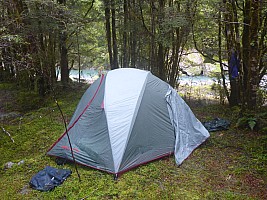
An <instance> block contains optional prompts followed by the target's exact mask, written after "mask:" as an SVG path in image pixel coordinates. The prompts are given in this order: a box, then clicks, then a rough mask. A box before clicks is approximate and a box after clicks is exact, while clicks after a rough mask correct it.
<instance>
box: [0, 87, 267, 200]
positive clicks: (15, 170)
mask: <svg viewBox="0 0 267 200" xmlns="http://www.w3.org/2000/svg"><path fill="white" fill-rule="evenodd" d="M86 88H87V86H79V85H75V86H72V87H71V88H69V89H68V90H67V91H63V90H58V91H59V92H58V93H57V100H58V102H59V105H60V107H61V109H62V111H63V113H64V115H65V117H66V118H67V121H69V119H70V118H71V116H72V114H73V112H74V110H75V108H76V105H77V103H78V101H79V99H80V97H81V96H82V94H83V92H84V91H85V89H86ZM18 94H21V93H19V91H18V90H17V89H16V88H14V87H12V86H10V85H4V84H0V105H1V108H0V114H1V115H2V116H3V117H1V125H0V126H1V129H2V128H4V129H5V130H6V131H8V133H9V134H10V136H8V134H7V133H6V132H5V131H3V130H0V158H1V159H0V197H1V199H4V200H5V199H7V200H9V199H62V200H63V199H127V200H128V199H183V200H184V199H185V200H186V199H188V200H192V199H235V200H236V199H240V200H243V199H247V200H250V199H251V200H252V199H260V200H261V199H262V200H263V199H267V135H266V134H264V133H260V132H257V131H251V130H250V129H242V130H240V129H238V128H237V127H236V126H235V124H236V122H237V118H238V114H239V110H238V109H237V108H235V109H230V108H229V107H228V106H227V105H220V104H219V103H218V101H217V103H216V101H214V102H213V103H210V101H208V103H207V100H206V99H203V101H201V100H200V99H199V98H198V99H194V98H190V101H189V105H190V106H191V109H192V110H193V112H194V113H195V115H196V116H197V118H198V119H199V120H200V121H202V122H203V121H209V120H212V119H214V118H216V117H219V118H223V119H227V120H230V121H231V126H230V128H229V130H224V131H217V132H211V133H210V134H211V136H210V138H209V139H208V140H207V141H206V142H205V143H204V144H202V145H201V146H200V147H199V148H197V149H196V150H195V151H194V152H193V153H192V154H191V155H190V156H189V157H188V159H186V160H185V161H184V162H183V164H182V165H181V166H177V165H176V164H175V161H174V157H173V156H170V157H167V158H165V159H161V160H157V161H154V162H151V163H148V164H146V165H143V166H140V167H137V168H135V169H133V170H131V171H129V172H126V173H125V174H123V175H122V176H121V177H120V178H119V179H118V180H117V181H114V180H113V176H112V175H110V174H107V173H104V172H101V171H98V170H94V169H91V168H88V167H83V166H78V170H79V174H80V176H81V182H80V181H79V179H78V177H77V175H76V173H75V168H74V165H73V164H70V163H68V164H65V165H64V166H57V165H56V163H55V160H54V158H51V157H48V156H46V151H47V149H48V148H49V147H50V146H51V145H52V144H53V143H54V141H56V140H57V139H58V137H59V136H60V135H61V134H62V133H63V132H64V123H63V120H62V117H61V116H60V112H59V111H58V109H57V106H56V104H55V103H54V101H53V100H52V99H51V98H48V99H44V100H41V104H42V106H41V107H40V108H38V109H34V110H27V109H26V110H25V109H24V110H23V109H22V107H21V106H20V104H19V103H18V102H23V101H22V99H23V98H24V97H23V95H18ZM24 99H25V98H24ZM25 101H26V102H25ZM27 101H28V102H27ZM33 102H35V101H34V99H32V100H30V101H29V100H27V98H26V100H24V104H23V105H24V108H28V107H27V106H26V107H25V105H26V103H29V104H30V103H33ZM203 102H206V103H203ZM264 112H266V111H264ZM8 113H17V114H12V115H6V114H8ZM11 137H12V139H14V142H12V140H11ZM8 162H12V163H13V166H12V167H11V168H9V167H8V166H7V163H8ZM18 163H20V164H18ZM48 165H49V166H52V167H56V168H66V169H71V170H72V172H73V174H72V175H71V176H70V177H69V178H68V179H67V180H66V181H65V182H64V183H63V184H62V185H61V186H58V187H56V188H55V189H54V190H53V191H51V192H39V191H36V190H33V189H31V188H30V187H29V181H30V179H31V177H32V176H33V175H35V174H36V173H37V172H38V171H40V170H42V169H43V168H44V167H45V166H48Z"/></svg>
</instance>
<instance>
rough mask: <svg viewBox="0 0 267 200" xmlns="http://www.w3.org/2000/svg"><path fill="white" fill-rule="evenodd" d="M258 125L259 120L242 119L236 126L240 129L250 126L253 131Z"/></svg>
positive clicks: (252, 118)
mask: <svg viewBox="0 0 267 200" xmlns="http://www.w3.org/2000/svg"><path fill="white" fill-rule="evenodd" d="M256 123H257V118H255V117H241V118H239V119H238V121H237V123H236V126H237V127H238V128H242V127H243V128H244V127H246V126H249V128H250V129H251V130H253V129H254V127H255V126H256Z"/></svg>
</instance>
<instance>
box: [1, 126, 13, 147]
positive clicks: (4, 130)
mask: <svg viewBox="0 0 267 200" xmlns="http://www.w3.org/2000/svg"><path fill="white" fill-rule="evenodd" d="M1 128H2V130H3V132H4V133H6V134H7V135H8V137H9V138H10V140H11V141H12V142H13V143H14V142H15V141H14V139H13V138H12V137H11V135H10V133H9V132H8V131H6V129H5V128H4V127H3V126H2V127H1Z"/></svg>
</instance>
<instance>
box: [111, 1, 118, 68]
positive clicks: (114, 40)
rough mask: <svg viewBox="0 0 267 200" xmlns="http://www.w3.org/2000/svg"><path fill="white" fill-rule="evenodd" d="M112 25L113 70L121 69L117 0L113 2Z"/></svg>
mask: <svg viewBox="0 0 267 200" xmlns="http://www.w3.org/2000/svg"><path fill="white" fill-rule="evenodd" d="M111 25H112V47H113V63H112V65H111V69H117V68H119V65H118V47H117V33H116V13H115V0H111Z"/></svg>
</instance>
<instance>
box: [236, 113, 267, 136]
mask: <svg viewBox="0 0 267 200" xmlns="http://www.w3.org/2000/svg"><path fill="white" fill-rule="evenodd" d="M266 125H267V112H262V113H258V114H251V113H245V114H244V116H243V117H240V118H239V119H238V120H237V123H236V127H237V128H250V130H252V131H253V130H255V129H256V128H257V130H259V131H262V129H264V128H266ZM263 132H264V131H263Z"/></svg>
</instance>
